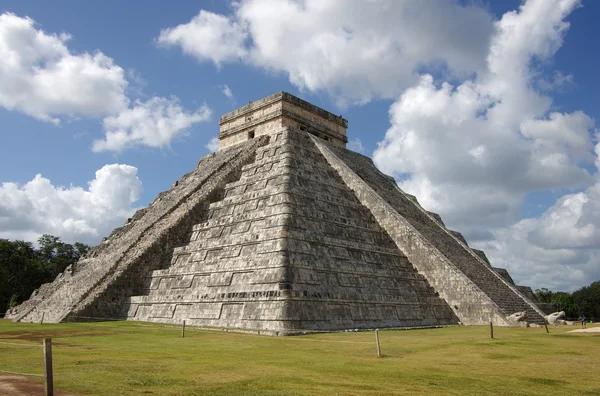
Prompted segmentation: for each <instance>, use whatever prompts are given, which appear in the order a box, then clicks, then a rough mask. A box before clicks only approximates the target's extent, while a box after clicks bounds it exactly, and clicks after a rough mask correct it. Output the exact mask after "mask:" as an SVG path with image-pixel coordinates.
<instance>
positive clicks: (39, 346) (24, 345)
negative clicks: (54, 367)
mask: <svg viewBox="0 0 600 396" xmlns="http://www.w3.org/2000/svg"><path fill="white" fill-rule="evenodd" d="M0 344H3V345H16V346H22V347H30V348H42V345H36V344H18V343H16V342H0Z"/></svg>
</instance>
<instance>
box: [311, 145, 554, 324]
mask: <svg viewBox="0 0 600 396" xmlns="http://www.w3.org/2000/svg"><path fill="white" fill-rule="evenodd" d="M317 144H318V146H319V148H320V149H321V151H322V152H323V153H324V154H325V156H326V157H327V159H328V161H329V162H330V163H331V164H332V165H333V166H334V167H335V168H336V170H337V171H338V172H339V173H340V174H341V175H342V177H343V178H344V180H345V182H346V184H348V185H349V186H351V187H352V189H353V190H354V191H355V193H356V194H357V195H358V196H359V198H360V200H361V202H362V203H363V204H364V205H365V206H367V207H368V208H369V209H370V210H371V212H372V213H373V215H375V217H376V218H377V220H378V221H379V222H380V224H382V226H383V227H384V228H385V229H386V230H387V231H388V232H389V233H390V235H392V237H393V238H394V241H395V242H396V244H397V245H398V246H399V247H400V249H401V250H402V251H404V253H405V254H406V255H407V256H408V257H409V259H410V260H411V262H412V263H413V265H415V267H416V268H417V269H418V270H419V272H421V273H423V274H424V275H425V276H426V277H427V279H428V281H429V283H430V284H431V285H432V286H433V287H434V288H435V290H436V291H438V292H439V294H440V295H441V296H442V297H443V298H444V299H446V301H447V302H448V304H449V305H450V306H452V307H453V308H454V309H455V312H456V313H457V315H458V317H459V318H461V321H462V322H463V323H470V324H484V323H487V322H488V321H489V320H490V316H492V317H493V318H494V319H493V320H494V321H496V322H497V323H498V324H501V325H502V324H504V325H506V324H507V323H506V321H505V319H504V318H505V317H506V316H507V315H510V314H512V313H514V312H518V311H527V312H528V315H529V317H530V320H531V321H534V322H541V321H542V320H543V318H542V312H541V311H540V310H539V308H538V307H537V306H535V304H533V303H532V302H531V301H529V300H528V299H527V298H526V297H524V296H523V295H522V294H520V293H519V292H518V291H517V290H516V288H515V287H514V286H511V285H509V284H508V283H507V282H506V281H505V280H504V279H502V277H501V276H500V275H498V274H497V273H495V272H494V271H493V270H492V269H491V268H489V267H488V266H487V265H486V263H485V262H484V261H483V260H482V259H481V258H480V257H479V256H478V255H477V254H475V253H474V252H472V251H471V250H470V249H469V248H468V246H467V245H466V244H464V243H463V242H462V241H461V240H460V239H458V238H457V236H456V235H453V234H452V233H451V232H450V231H449V230H447V229H445V227H443V226H442V225H441V224H439V223H438V222H436V221H435V219H433V218H432V217H431V216H430V215H428V214H427V212H426V211H425V210H423V209H422V208H421V207H420V206H419V205H418V204H417V203H416V202H415V201H414V200H412V199H410V197H408V196H407V195H405V194H404V193H403V192H402V191H401V190H400V189H399V188H398V187H397V186H396V185H395V183H392V182H390V180H389V178H388V177H386V176H385V175H383V174H381V172H379V171H378V170H377V169H376V168H375V167H374V165H373V164H372V161H371V160H370V159H368V158H366V157H364V156H361V155H359V154H356V153H353V152H351V151H348V150H345V149H341V148H338V147H334V146H328V145H326V144H325V143H323V142H317Z"/></svg>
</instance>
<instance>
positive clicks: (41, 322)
mask: <svg viewBox="0 0 600 396" xmlns="http://www.w3.org/2000/svg"><path fill="white" fill-rule="evenodd" d="M45 315H46V311H44V312H42V320H40V324H44V316H45Z"/></svg>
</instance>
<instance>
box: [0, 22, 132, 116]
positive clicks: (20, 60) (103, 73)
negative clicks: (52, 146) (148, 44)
mask: <svg viewBox="0 0 600 396" xmlns="http://www.w3.org/2000/svg"><path fill="white" fill-rule="evenodd" d="M70 38H71V37H70V36H69V35H68V34H65V33H62V34H47V33H45V32H44V31H42V30H38V29H37V28H36V26H35V22H34V21H33V20H32V19H30V18H21V17H19V16H17V15H15V14H11V13H4V14H0V106H2V107H4V108H5V109H7V110H14V111H20V112H23V113H25V114H27V115H29V116H32V117H35V118H38V119H40V120H44V121H52V122H55V123H58V122H60V118H61V117H63V116H69V117H77V116H85V117H100V116H103V115H105V114H109V113H113V112H115V111H118V110H119V109H121V108H123V107H125V106H127V104H128V99H127V97H126V96H125V89H126V88H127V85H128V84H127V80H126V78H125V72H124V70H123V69H122V68H121V67H119V66H118V65H115V64H114V62H113V60H112V59H111V58H109V57H107V56H106V55H104V54H103V53H101V52H96V53H93V54H90V53H87V52H84V53H81V54H74V53H72V52H71V51H70V50H69V49H68V48H67V46H66V43H67V42H68V41H69V39H70Z"/></svg>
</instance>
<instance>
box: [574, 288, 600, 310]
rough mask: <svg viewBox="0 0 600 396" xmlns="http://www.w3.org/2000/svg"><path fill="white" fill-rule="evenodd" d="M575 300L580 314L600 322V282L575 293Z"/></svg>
mask: <svg viewBox="0 0 600 396" xmlns="http://www.w3.org/2000/svg"><path fill="white" fill-rule="evenodd" d="M573 300H574V301H575V303H576V304H577V305H578V307H579V314H584V315H586V316H587V317H588V318H593V319H594V320H600V281H596V282H594V283H592V284H591V285H589V286H585V287H582V288H581V289H579V290H577V291H575V292H573Z"/></svg>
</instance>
